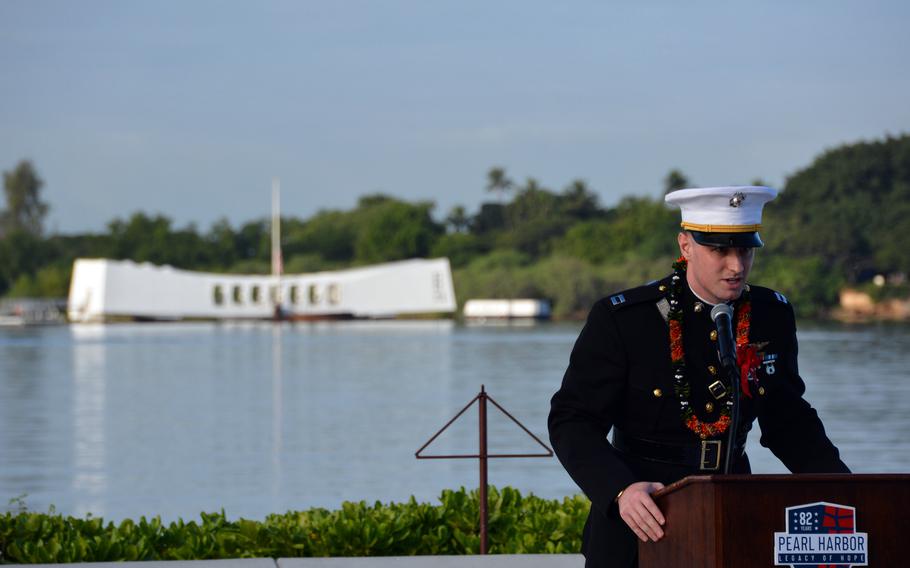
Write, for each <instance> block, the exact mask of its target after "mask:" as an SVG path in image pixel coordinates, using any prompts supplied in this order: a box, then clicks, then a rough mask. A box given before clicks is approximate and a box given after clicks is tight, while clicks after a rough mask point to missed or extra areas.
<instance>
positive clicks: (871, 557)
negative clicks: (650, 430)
mask: <svg viewBox="0 0 910 568" xmlns="http://www.w3.org/2000/svg"><path fill="white" fill-rule="evenodd" d="M654 498H655V501H656V502H657V505H658V506H659V507H660V509H661V511H663V513H664V516H665V517H666V519H667V522H666V524H665V525H664V538H662V539H661V540H660V541H659V542H656V543H655V542H647V543H644V542H640V541H639V543H638V556H639V566H640V568H694V567H698V568H730V567H735V568H759V567H760V568H770V567H773V566H775V561H777V560H783V561H784V562H782V563H781V564H778V565H782V566H791V565H796V566H799V565H800V564H801V563H802V562H800V561H802V560H807V559H818V558H821V556H818V555H819V554H830V556H826V558H827V559H829V560H841V559H844V558H847V559H850V558H860V556H859V555H858V554H857V555H855V556H854V555H853V554H854V553H856V549H855V547H856V546H858V545H863V539H866V542H865V547H866V550H865V554H866V556H865V559H866V561H867V564H868V566H881V567H893V566H910V547H908V546H907V543H908V542H910V518H905V517H904V515H905V514H907V513H908V512H910V475H904V474H861V475H849V474H843V475H842V474H830V475H710V476H694V477H687V478H685V479H682V480H680V481H678V482H676V483H674V484H673V485H670V486H669V487H667V488H665V489H663V490H661V491H659V492H658V493H655V494H654ZM821 503H825V504H831V505H839V506H841V507H842V508H834V507H829V508H828V509H825V508H824V506H819V504H821ZM808 505H815V507H803V506H808ZM849 507H855V516H853V519H855V524H854V522H853V521H852V520H849V518H850V516H851V515H852V513H851V512H850V511H848V510H847V509H845V508H849ZM788 508H793V509H792V510H791V512H790V513H789V517H790V519H789V521H790V524H789V525H788V518H787V517H788V512H787V509H788ZM826 511H827V512H826ZM819 515H821V518H824V519H825V521H824V523H822V522H821V521H820V519H819ZM838 515H841V516H842V517H844V518H846V519H847V520H837V521H834V520H832V518H837V517H838ZM813 523H815V524H814V525H813ZM829 523H830V524H831V526H835V525H837V523H841V524H840V528H839V529H834V530H831V529H830V528H829V527H828V526H827V525H828V524H829ZM823 524H824V525H826V526H825V527H824V528H823V529H822V530H821V531H819V527H822V525H823ZM848 525H852V527H850V526H848ZM801 531H802V532H801ZM820 532H824V533H829V532H836V533H838V534H836V535H831V534H828V535H823V534H820ZM851 532H853V533H854V536H853V538H851V537H850V536H849V535H850V533H851ZM775 533H782V534H777V535H776V534H775ZM855 533H865V535H867V536H865V537H864V536H863V535H862V534H855ZM791 534H792V537H791V538H790V539H789V540H787V537H788V536H790V535H791ZM781 539H783V540H781ZM781 549H783V550H785V551H786V554H784V553H781ZM779 554H781V555H780V556H779ZM843 554H847V556H843ZM793 559H796V560H797V561H796V562H790V560H793ZM819 564H824V565H830V566H832V567H833V566H838V567H840V566H849V565H850V562H843V563H841V562H837V561H826V562H816V563H815V564H809V565H812V566H818V565H819ZM804 565H805V564H804ZM856 565H865V564H861V563H857V564H856Z"/></svg>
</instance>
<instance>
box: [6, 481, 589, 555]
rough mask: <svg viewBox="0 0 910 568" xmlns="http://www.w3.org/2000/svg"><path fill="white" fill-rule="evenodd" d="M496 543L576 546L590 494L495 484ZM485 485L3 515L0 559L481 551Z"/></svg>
mask: <svg viewBox="0 0 910 568" xmlns="http://www.w3.org/2000/svg"><path fill="white" fill-rule="evenodd" d="M488 503H489V551H490V552H491V553H494V554H497V553H498V554H539V553H574V552H578V551H579V550H580V548H581V533H582V528H583V527H584V522H585V517H586V516H587V513H588V507H589V502H588V501H587V499H585V498H584V497H582V496H575V497H566V498H564V499H563V500H562V501H559V500H547V499H541V498H540V497H536V496H534V495H528V496H522V495H521V493H520V492H518V491H517V490H515V489H512V488H510V487H505V488H503V489H501V490H498V489H496V488H495V487H491V488H490V492H489V499H488ZM478 516H479V501H478V493H477V491H476V490H475V491H470V492H468V491H466V490H465V489H464V488H462V489H460V490H458V491H450V490H446V491H443V493H442V495H441V496H440V504H439V505H431V504H429V503H418V502H417V501H416V500H415V499H414V498H413V497H412V498H411V500H410V501H408V502H406V503H389V504H388V505H383V504H382V503H379V502H376V503H374V504H373V505H368V504H367V503H365V502H363V501H361V502H359V503H344V504H343V505H342V507H341V509H338V510H335V511H329V510H327V509H318V508H317V509H310V510H307V511H299V512H293V511H289V512H287V513H284V514H274V515H269V516H268V517H266V519H265V520H264V521H252V520H247V519H238V520H236V521H230V520H228V519H227V517H226V516H225V513H224V511H221V512H220V513H211V514H207V513H203V514H201V515H200V517H201V520H200V522H198V523H197V522H195V521H189V522H184V521H183V520H178V521H177V522H174V523H171V524H170V525H167V526H165V525H164V524H163V523H162V522H161V521H160V519H159V518H157V517H155V518H153V519H151V520H147V519H146V518H145V517H143V518H141V519H140V520H139V522H134V521H131V520H125V521H122V522H121V523H120V524H115V523H112V522H108V523H105V522H104V521H103V520H102V519H100V518H91V517H89V518H87V519H80V518H74V517H64V516H62V515H57V514H54V513H53V512H51V513H30V512H26V511H17V512H9V513H6V514H5V515H0V562H2V563H24V564H34V563H62V562H112V561H134V560H202V559H218V558H288V557H299V556H408V555H416V554H477V553H478V552H479V549H480V537H479V535H478Z"/></svg>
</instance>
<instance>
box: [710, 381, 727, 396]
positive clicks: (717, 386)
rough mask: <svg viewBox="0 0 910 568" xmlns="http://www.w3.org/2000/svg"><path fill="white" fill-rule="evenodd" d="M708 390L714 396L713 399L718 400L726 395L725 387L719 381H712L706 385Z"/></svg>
mask: <svg viewBox="0 0 910 568" xmlns="http://www.w3.org/2000/svg"><path fill="white" fill-rule="evenodd" d="M708 392H710V393H711V396H713V397H714V400H720V399H722V398H723V397H725V396H727V387H726V386H724V384H723V383H722V382H720V381H714V382H713V383H711V384H710V385H708Z"/></svg>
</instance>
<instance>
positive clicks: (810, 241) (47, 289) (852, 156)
mask: <svg viewBox="0 0 910 568" xmlns="http://www.w3.org/2000/svg"><path fill="white" fill-rule="evenodd" d="M755 182H758V183H760V180H755ZM755 182H753V183H755ZM42 184H43V182H42V180H41V179H40V177H39V176H38V173H37V171H36V170H35V168H34V166H33V165H32V164H31V163H30V162H27V161H23V162H21V163H19V164H18V165H17V166H16V167H15V168H14V169H13V170H11V171H9V172H5V173H4V191H5V196H6V209H5V210H4V211H3V212H2V213H0V295H6V296H56V297H61V296H65V295H66V293H67V288H68V282H69V277H70V271H71V269H72V262H73V260H74V259H75V258H78V257H104V258H113V259H132V260H134V261H137V262H152V263H155V264H169V265H172V266H175V267H178V268H185V269H190V270H203V271H218V272H236V273H266V272H268V270H269V262H270V241H269V238H270V234H269V220H268V219H266V218H262V219H257V220H253V221H249V222H246V223H244V224H242V225H239V226H236V227H235V226H232V225H231V224H230V223H229V222H228V221H227V220H221V221H218V222H216V223H214V224H213V225H212V226H211V227H210V228H209V230H207V231H199V230H198V229H197V228H196V227H195V226H194V225H189V226H186V227H182V228H178V227H174V226H173V222H172V221H171V219H169V218H167V217H165V216H161V215H155V216H150V215H147V214H145V213H142V212H137V213H134V214H132V215H131V216H129V217H128V218H125V219H115V220H113V221H111V222H110V223H108V225H107V227H106V231H105V232H102V233H86V234H78V235H50V236H45V235H44V233H43V219H44V217H45V216H46V214H47V212H48V205H47V204H46V203H44V202H43V201H42V200H41V197H40V190H41V187H42ZM692 185H695V183H693V182H692V181H690V180H689V179H687V177H686V176H685V174H683V173H682V172H681V171H679V170H672V171H670V172H669V173H668V174H667V175H666V177H665V178H664V180H663V188H662V190H663V193H666V192H668V191H671V190H673V189H678V188H681V187H687V186H692ZM485 190H486V191H487V192H488V193H489V194H490V195H491V199H489V200H486V201H485V202H484V203H482V204H481V205H480V206H479V207H478V209H477V210H476V211H473V212H469V211H467V210H466V209H465V208H464V207H463V206H456V207H454V208H452V209H451V210H450V211H449V212H448V213H446V214H445V215H444V216H438V217H434V204H433V203H432V202H427V201H418V202H408V201H403V200H400V199H396V198H394V197H391V196H388V195H382V194H373V195H366V196H363V197H361V198H360V200H359V201H358V203H357V205H356V206H355V207H354V208H353V209H350V210H324V211H320V212H318V213H316V214H315V215H313V216H311V217H309V218H306V219H301V218H297V217H283V218H282V249H283V252H284V257H285V271H286V272H289V273H297V272H311V271H317V270H330V269H338V268H344V267H350V266H357V265H363V264H371V263H376V262H385V261H392V260H399V259H405V258H413V257H438V256H445V257H448V258H449V259H450V261H451V263H452V266H453V270H454V278H455V285H456V292H457V293H458V298H459V300H460V301H462V302H463V301H464V300H466V299H468V298H471V297H518V296H531V297H541V298H548V299H550V300H552V301H553V303H554V312H555V313H556V315H557V316H562V317H567V316H574V315H580V314H583V313H584V312H585V311H586V310H587V308H588V307H589V306H590V304H591V303H592V302H593V301H595V300H596V299H597V298H599V297H601V296H603V295H605V294H607V293H609V292H611V291H614V290H618V289H622V288H626V287H630V286H635V285H637V284H640V283H642V282H645V281H647V280H650V279H653V278H658V277H661V276H663V275H665V274H666V273H668V272H669V270H670V268H669V267H670V264H671V262H672V259H673V257H674V256H675V255H676V254H677V249H676V244H675V238H674V236H675V234H676V231H677V230H678V226H679V225H678V223H679V214H678V211H677V210H675V209H673V208H669V207H667V206H666V205H665V204H664V203H663V198H662V195H660V196H657V195H655V196H654V197H634V196H629V197H625V198H623V199H621V200H620V201H619V202H618V203H617V204H616V205H614V206H610V207H607V206H603V205H601V204H600V203H599V200H598V197H597V194H596V193H595V192H594V191H593V190H592V189H591V188H590V187H589V186H588V184H587V183H586V182H585V181H584V180H573V181H570V182H569V183H568V184H567V185H566V186H565V187H563V188H562V189H560V190H553V189H550V188H547V187H544V186H543V185H541V184H540V183H539V182H538V181H537V180H535V179H534V178H527V179H526V180H525V181H524V182H516V181H514V180H513V179H511V178H510V177H509V175H508V173H507V172H506V170H505V169H504V168H501V167H494V168H491V169H490V170H489V172H488V174H487V179H486V183H485ZM655 193H657V192H655ZM762 237H763V239H764V240H765V242H766V247H765V248H764V249H762V250H761V251H760V252H759V254H758V256H757V261H756V264H755V270H754V273H753V274H754V277H753V278H751V280H753V281H755V282H758V283H762V284H765V285H768V286H771V287H774V288H776V289H780V290H781V291H782V292H783V293H785V294H787V295H788V296H789V297H790V298H791V299H792V300H793V301H794V304H795V305H796V306H797V307H798V308H799V309H801V311H803V312H804V313H810V314H813V313H822V312H824V311H825V310H827V309H828V308H830V307H831V306H833V305H834V304H835V303H836V301H837V292H838V291H839V290H840V288H842V287H843V286H845V285H847V284H851V285H856V284H861V283H862V282H864V281H866V280H869V279H871V277H872V276H873V275H874V274H878V273H882V274H886V275H892V276H894V278H892V279H891V281H892V282H897V283H900V282H901V279H900V276H901V275H906V274H907V273H908V272H910V256H908V255H906V254H905V253H904V251H906V250H908V247H907V245H910V136H906V135H905V136H900V137H888V138H886V139H884V140H878V141H871V142H859V143H856V144H850V145H844V146H841V147H838V148H834V149H830V150H827V151H825V152H823V153H822V154H821V155H820V156H818V157H817V158H816V159H815V160H814V161H813V163H812V164H810V165H809V166H808V167H806V168H804V169H801V170H799V171H798V172H796V173H795V174H793V175H792V176H790V177H789V178H788V179H787V180H786V183H785V184H784V187H783V190H782V192H781V195H780V197H779V198H778V199H777V200H776V201H774V202H772V203H771V204H770V205H769V206H768V207H766V210H765V216H764V228H763V230H762Z"/></svg>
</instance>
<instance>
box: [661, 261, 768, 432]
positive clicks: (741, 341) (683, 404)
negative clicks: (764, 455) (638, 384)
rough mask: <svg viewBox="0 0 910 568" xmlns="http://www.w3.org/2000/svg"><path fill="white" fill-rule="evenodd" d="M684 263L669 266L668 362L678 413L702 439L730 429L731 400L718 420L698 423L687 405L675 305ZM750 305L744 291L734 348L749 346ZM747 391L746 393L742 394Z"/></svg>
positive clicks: (680, 317) (679, 312) (687, 389)
mask: <svg viewBox="0 0 910 568" xmlns="http://www.w3.org/2000/svg"><path fill="white" fill-rule="evenodd" d="M686 266H687V262H686V259H685V258H684V257H682V256H680V257H679V258H677V259H676V262H674V263H673V276H672V277H671V286H670V297H669V302H670V313H669V316H668V323H669V324H670V333H669V335H670V361H671V364H672V366H673V379H674V388H675V390H676V396H677V398H678V399H679V410H680V415H681V416H682V420H683V423H684V424H685V425H686V427H687V428H688V429H689V430H692V431H693V432H695V433H696V434H697V435H698V437H700V438H701V439H702V440H704V439H707V438H713V437H715V436H719V435H721V434H723V433H724V432H726V431H727V428H729V427H730V420H731V418H730V414H731V410H732V408H733V399H732V397H731V396H730V394H729V391H728V394H727V397H726V399H725V400H724V404H723V406H721V408H720V417H719V418H718V419H717V420H715V421H714V422H702V421H701V420H699V418H698V416H696V415H695V412H694V411H693V410H692V407H691V405H690V404H689V395H690V394H691V391H692V387H691V385H690V384H689V381H688V380H686V372H685V371H686V354H685V351H684V350H683V331H682V320H683V311H682V307H681V306H680V305H679V301H680V300H679V299H680V297H681V296H682V286H683V284H682V280H683V274H685V272H686ZM751 312H752V305H751V303H750V302H749V298H748V292H747V291H743V295H742V297H741V302H740V305H739V306H738V309H737V310H736V346H737V348H740V349H743V348H746V346H747V345H748V344H749V325H750V323H751V320H752V317H751ZM746 392H748V391H746Z"/></svg>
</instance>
